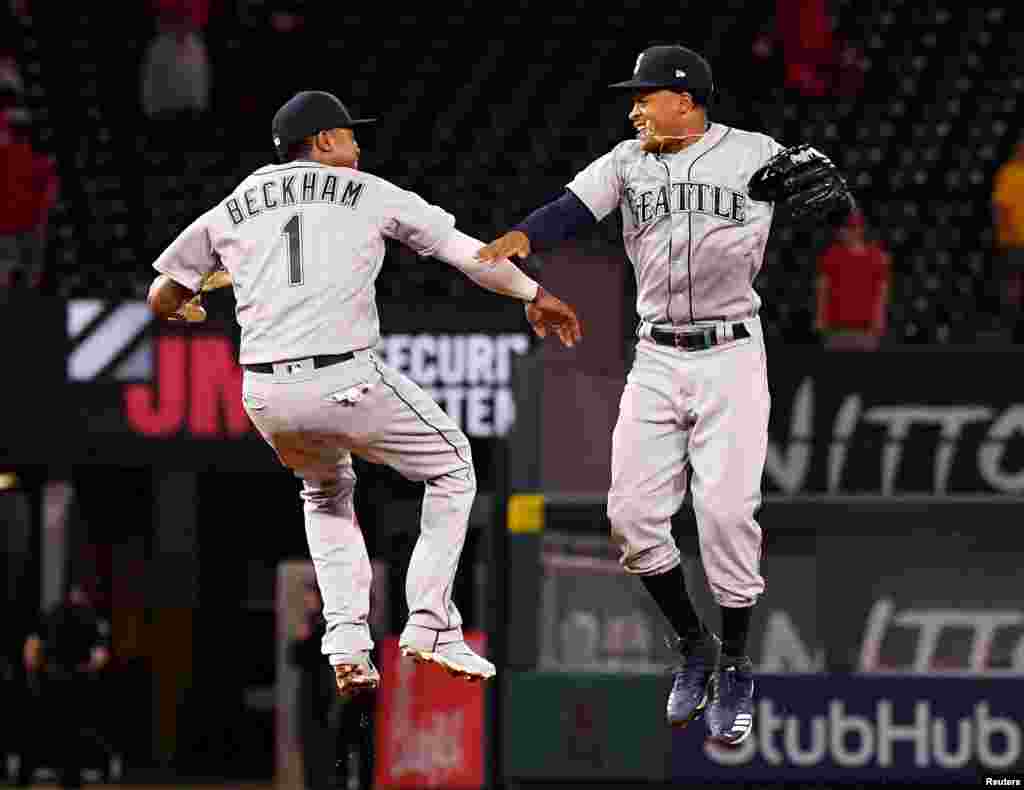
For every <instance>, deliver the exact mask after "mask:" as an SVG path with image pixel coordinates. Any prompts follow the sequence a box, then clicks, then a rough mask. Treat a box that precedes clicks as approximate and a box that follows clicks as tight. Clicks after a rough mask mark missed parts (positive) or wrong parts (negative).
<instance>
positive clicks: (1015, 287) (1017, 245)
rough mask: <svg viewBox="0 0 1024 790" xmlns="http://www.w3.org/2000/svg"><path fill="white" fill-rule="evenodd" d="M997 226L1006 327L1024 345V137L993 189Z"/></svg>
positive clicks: (997, 256)
mask: <svg viewBox="0 0 1024 790" xmlns="http://www.w3.org/2000/svg"><path fill="white" fill-rule="evenodd" d="M992 214H993V223H994V225H995V244H996V266H997V271H998V275H997V277H996V278H995V279H996V281H997V284H998V286H999V288H1000V294H999V295H1000V310H1001V313H1002V315H1001V319H1002V324H1003V326H1005V327H1009V328H1011V331H1012V335H1013V342H1015V343H1021V342H1024V316H1022V314H1021V309H1022V307H1024V136H1022V137H1021V138H1020V139H1019V140H1018V141H1017V145H1016V147H1015V148H1014V152H1013V155H1012V156H1011V157H1010V159H1009V160H1008V161H1007V162H1005V163H1004V164H1003V165H1002V166H1001V167H1000V168H999V170H997V171H996V174H995V178H994V179H993V188H992Z"/></svg>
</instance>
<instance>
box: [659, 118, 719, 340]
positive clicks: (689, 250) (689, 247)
mask: <svg viewBox="0 0 1024 790" xmlns="http://www.w3.org/2000/svg"><path fill="white" fill-rule="evenodd" d="M731 131H732V127H731V126H727V127H726V128H725V134H723V135H722V136H721V138H719V140H718V142H716V143H715V144H714V145H712V146H711V147H710V148H709V149H708V150H707V151H704V152H703V153H701V154H698V155H697V158H696V159H694V160H693V161H692V162H690V166H689V167H688V168H687V169H686V180H687V181H688V182H689V181H690V179H691V178H693V166H694V165H695V164H697V163H698V162H699V161H700V159H701V157H702V156H705V155H706V154H710V153H711V152H712V151H714V150H715V149H716V148H717V147H718V146H719V145H721V143H722V141H723V140H725V138H726V137H728V136H729V132H731ZM688 224H689V228H690V232H689V233H688V234H687V236H686V276H687V278H688V280H689V282H688V283H687V285H688V288H689V291H690V323H691V324H692V323H693V322H694V321H696V320H697V317H696V316H695V315H694V314H693V269H692V268H691V267H690V259H691V258H693V212H692V211H691V212H690V213H689V215H688ZM671 266H672V262H671V261H669V267H670V269H671Z"/></svg>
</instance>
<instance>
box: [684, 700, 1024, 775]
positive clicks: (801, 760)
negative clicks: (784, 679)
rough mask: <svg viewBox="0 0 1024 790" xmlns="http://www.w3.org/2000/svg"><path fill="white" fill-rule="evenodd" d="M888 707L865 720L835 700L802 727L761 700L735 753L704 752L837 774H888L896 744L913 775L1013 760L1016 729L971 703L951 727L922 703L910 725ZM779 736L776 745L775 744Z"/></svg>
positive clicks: (881, 704) (721, 758)
mask: <svg viewBox="0 0 1024 790" xmlns="http://www.w3.org/2000/svg"><path fill="white" fill-rule="evenodd" d="M787 707H789V706H787ZM893 707H894V705H893V702H892V701H891V700H888V699H881V700H879V701H878V702H877V703H876V704H875V713H874V718H869V717H866V716H858V715H855V714H851V713H848V712H847V710H846V705H845V703H844V702H843V701H842V700H837V699H830V700H829V701H828V712H827V714H825V715H818V716H812V717H811V718H810V721H807V719H806V718H801V717H798V716H782V715H779V714H778V713H777V712H776V710H775V704H774V702H773V700H771V699H770V698H767V697H761V698H760V699H759V700H758V702H757V715H756V716H755V721H756V722H757V723H758V724H757V726H756V727H755V728H754V733H753V735H752V736H751V737H750V738H748V739H747V740H746V741H744V742H743V743H742V744H741V745H740V746H738V747H723V746H717V745H715V743H714V742H713V741H711V740H710V739H709V740H708V741H706V742H705V745H704V753H705V754H706V755H707V756H708V758H710V759H711V760H713V761H714V762H716V763H718V764H719V765H744V764H746V763H749V762H751V761H752V760H753V759H754V758H755V757H756V756H758V755H760V757H761V758H762V759H763V760H764V761H765V762H766V763H768V764H769V765H794V766H801V767H804V766H813V765H818V764H820V763H823V762H826V761H828V760H831V761H832V762H833V763H835V764H836V765H838V766H840V767H843V768H861V767H864V766H868V765H871V766H878V767H879V768H889V767H891V766H892V765H893V763H894V761H895V757H894V747H895V746H896V744H900V743H902V744H908V745H912V746H913V753H914V765H915V766H916V767H918V768H928V767H930V766H931V765H933V764H935V765H938V766H940V767H942V768H957V767H961V766H963V765H965V764H966V763H968V762H970V761H971V760H972V759H977V760H978V762H979V763H980V764H981V766H982V767H984V768H988V769H994V770H1003V769H1006V768H1009V767H1010V766H1013V765H1015V764H1016V763H1017V761H1018V760H1019V759H1020V758H1021V729H1020V726H1019V725H1018V724H1017V723H1016V722H1015V721H1013V720H1012V719H1009V718H1004V717H1002V716H993V715H992V714H991V708H990V706H989V702H988V700H981V701H979V702H978V703H977V704H975V706H974V709H973V710H972V712H971V714H970V715H969V716H966V717H964V718H960V719H958V720H957V721H956V722H955V723H954V722H950V721H948V720H947V719H946V718H944V717H942V716H935V715H934V714H933V713H932V711H931V705H930V703H929V702H928V701H927V700H917V701H915V702H914V706H913V711H914V713H913V718H912V719H911V720H910V721H906V720H897V717H896V715H895V714H894V712H893ZM802 729H803V730H805V731H807V734H806V736H803V737H802V733H801V730H802ZM780 731H781V732H782V738H781V743H780V742H779V740H778V739H777V738H776V737H775V736H776V734H777V733H779V732H780ZM805 738H806V740H804V739H805ZM954 741H955V743H954Z"/></svg>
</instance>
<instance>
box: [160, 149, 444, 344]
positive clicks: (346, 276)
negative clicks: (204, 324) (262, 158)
mask: <svg viewBox="0 0 1024 790" xmlns="http://www.w3.org/2000/svg"><path fill="white" fill-rule="evenodd" d="M454 226H455V218H454V217H453V216H452V215H451V214H449V213H448V212H446V211H444V210H443V209H441V208H439V207H437V206H434V205H431V204H430V203H427V202H426V201H425V200H423V199H422V198H421V197H419V196H418V195H416V194H414V193H412V192H409V191H407V190H404V189H401V188H400V187H398V186H395V185H394V184H392V183H390V182H388V181H385V180H384V179H382V178H378V177H377V176H373V175H370V174H369V173H363V172H360V171H358V170H353V169H351V168H343V167H328V166H327V165H322V164H318V163H316V162H307V161H301V162H290V163H287V164H283V165H268V166H267V167H263V168H261V169H259V170H257V171H255V172H254V173H252V174H251V175H250V176H248V177H247V178H246V179H245V180H244V181H242V183H241V184H239V185H238V186H237V187H236V188H235V190H234V191H233V192H232V193H231V194H230V195H228V196H227V198H225V199H224V200H222V201H221V202H220V203H219V204H217V205H216V206H214V207H213V208H211V209H210V210H209V211H207V212H206V213H204V214H203V215H202V216H200V217H199V218H198V219H196V220H195V221H194V222H193V223H192V224H191V225H189V227H188V228H186V229H185V230H184V231H183V232H182V233H181V235H179V236H178V238H176V239H175V240H174V241H173V242H172V243H171V245H170V246H169V247H168V248H167V249H166V250H165V251H164V252H163V253H162V254H161V255H160V257H159V258H158V259H157V260H156V262H155V263H154V264H153V266H154V268H156V269H157V270H158V271H160V272H163V273H164V274H166V275H167V276H168V277H170V278H171V279H173V280H175V281H177V282H179V283H181V284H182V285H184V286H185V287H186V288H189V289H190V290H192V291H198V290H199V288H200V284H201V282H202V277H203V275H205V274H207V273H209V272H210V271H212V270H213V269H215V268H216V267H217V264H218V262H220V263H222V264H223V266H224V268H225V269H227V271H228V272H229V273H230V274H231V281H232V285H233V288H234V292H235V301H236V308H235V312H236V316H237V318H238V323H239V325H240V326H241V330H242V332H241V350H240V353H239V360H240V362H241V363H242V364H252V363H257V362H276V361H280V360H286V359H298V358H302V357H309V356H314V355H318V354H341V353H344V352H346V351H353V350H357V349H362V348H373V347H375V346H376V345H377V343H378V342H379V340H380V320H379V318H378V314H377V302H376V291H375V286H374V281H375V280H376V279H377V275H378V274H379V273H380V270H381V266H382V265H383V262H384V253H385V239H386V238H390V239H396V240H398V241H401V242H402V243H404V244H406V245H407V246H409V247H410V248H412V249H413V250H414V251H415V252H417V253H419V254H420V255H421V256H429V255H432V254H433V253H434V252H435V251H436V250H437V248H438V247H439V246H440V245H441V244H442V243H443V242H444V241H445V239H446V238H447V237H448V235H449V234H450V233H451V232H452V229H453V228H454Z"/></svg>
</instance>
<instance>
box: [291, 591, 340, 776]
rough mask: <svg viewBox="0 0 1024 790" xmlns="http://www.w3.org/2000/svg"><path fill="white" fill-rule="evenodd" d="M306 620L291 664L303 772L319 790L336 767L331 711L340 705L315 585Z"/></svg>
mask: <svg viewBox="0 0 1024 790" xmlns="http://www.w3.org/2000/svg"><path fill="white" fill-rule="evenodd" d="M303 604H304V609H305V611H304V617H303V621H302V622H301V623H300V624H299V627H298V632H297V633H296V637H295V639H293V640H292V642H291V644H290V645H289V648H288V658H289V661H290V662H291V663H292V664H293V665H294V666H295V667H297V668H298V669H299V672H300V679H299V690H298V705H297V708H298V714H299V737H300V740H301V741H302V770H303V774H304V776H305V783H306V784H305V787H306V790H320V788H324V787H327V786H328V784H327V782H328V781H329V777H330V775H331V772H332V769H333V766H334V750H333V748H332V728H331V723H332V719H333V717H332V710H331V709H332V707H333V706H334V705H335V704H336V701H337V692H336V690H335V682H334V671H333V669H332V668H331V666H330V665H329V664H328V663H327V662H326V661H325V660H324V656H323V653H322V652H321V650H320V645H321V641H322V640H323V637H324V634H325V633H326V631H327V622H326V620H324V617H323V606H324V603H323V599H322V598H321V597H320V590H319V588H318V587H317V585H316V583H315V582H311V583H310V584H309V585H307V587H306V589H305V590H304V591H303Z"/></svg>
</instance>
